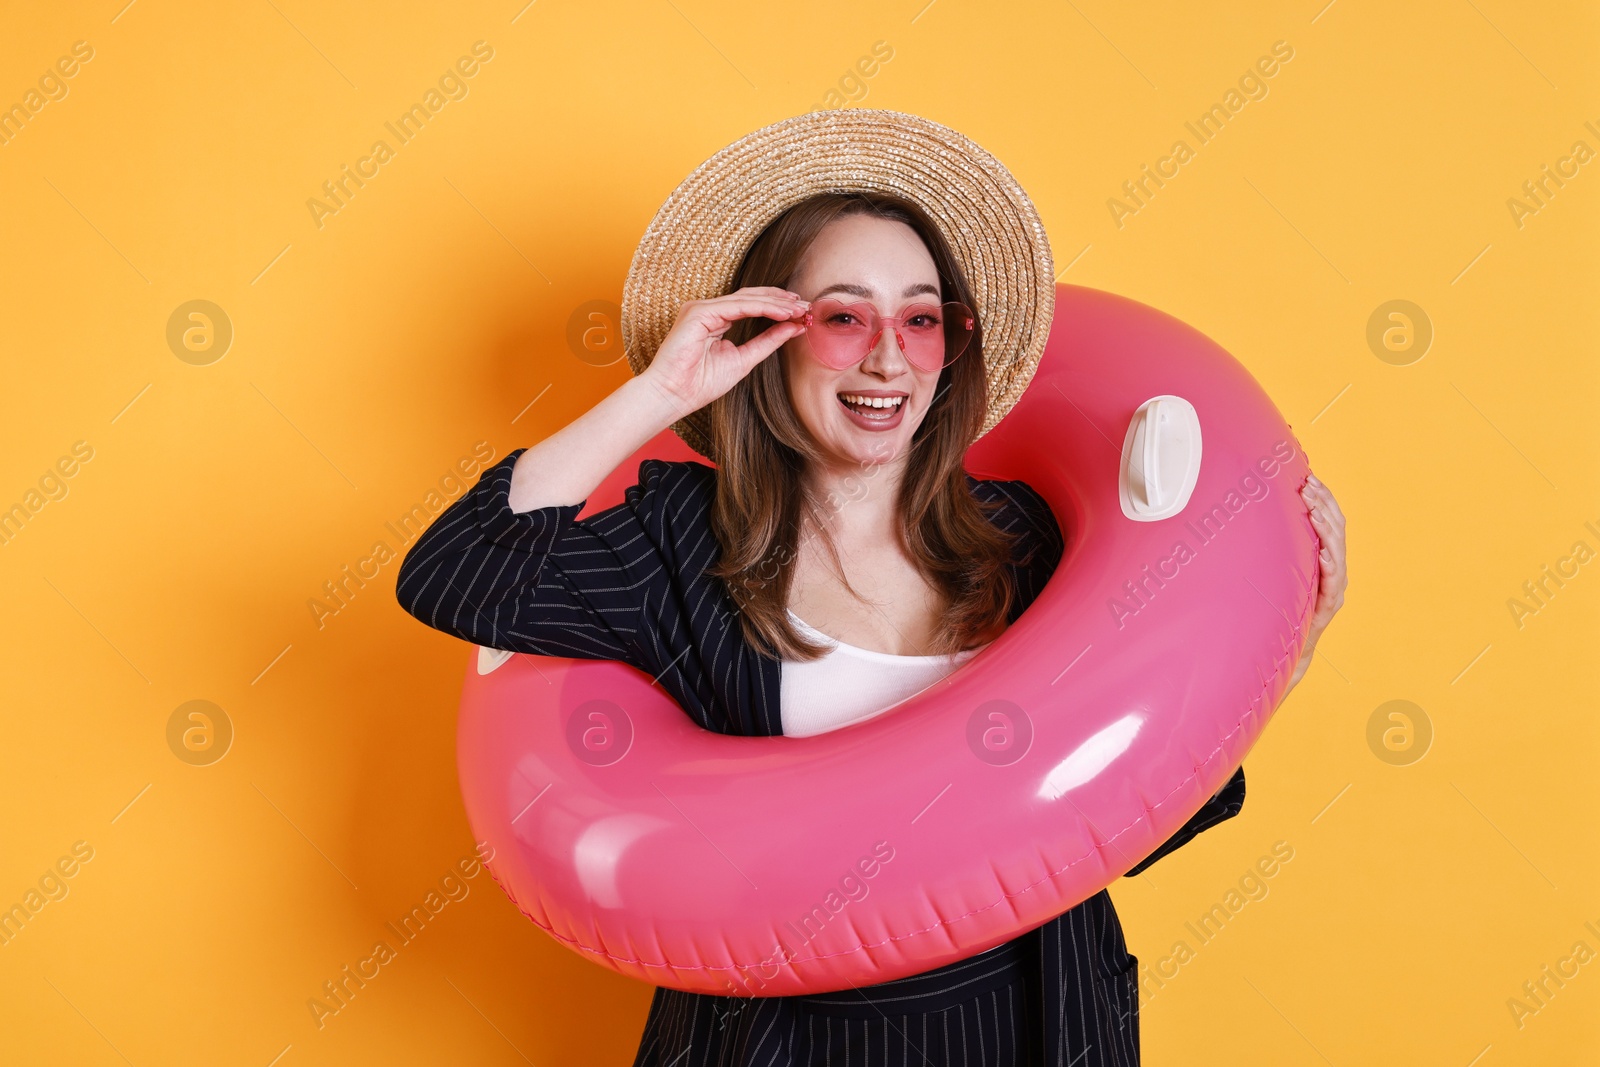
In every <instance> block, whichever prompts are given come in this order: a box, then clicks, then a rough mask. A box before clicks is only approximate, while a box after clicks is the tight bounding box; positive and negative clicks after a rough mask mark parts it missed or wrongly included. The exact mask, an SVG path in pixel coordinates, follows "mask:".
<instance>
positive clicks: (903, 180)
mask: <svg viewBox="0 0 1600 1067" xmlns="http://www.w3.org/2000/svg"><path fill="white" fill-rule="evenodd" d="M857 189H866V190H873V191H878V192H887V193H893V194H896V195H899V196H902V197H904V198H905V199H907V200H910V201H912V202H914V203H916V204H917V205H919V206H920V207H921V208H922V209H923V210H924V211H926V212H927V213H928V215H929V217H931V218H932V219H933V220H934V222H935V223H937V224H938V226H939V229H940V230H941V231H942V232H943V234H944V237H945V240H946V241H947V242H948V243H949V245H950V249H951V252H952V253H953V254H954V256H955V258H956V261H957V262H958V263H960V264H961V268H962V270H963V271H964V272H965V274H966V276H967V282H968V284H969V285H970V286H971V288H972V294H973V299H974V302H975V303H976V305H977V306H976V307H975V308H974V309H973V310H974V311H976V312H977V314H978V320H979V322H980V323H982V326H983V342H984V364H985V369H986V371H987V374H988V380H989V409H988V413H987V415H986V417H985V419H984V423H983V429H982V430H981V431H980V436H981V435H982V434H984V433H988V432H989V431H990V430H991V429H993V428H994V426H995V424H996V423H998V422H999V421H1000V419H1001V418H1002V417H1003V416H1004V415H1005V414H1006V412H1008V411H1010V410H1011V408H1012V406H1013V405H1014V404H1015V403H1016V402H1017V400H1018V399H1019V398H1021V396H1022V393H1023V390H1025V389H1026V388H1027V387H1028V382H1029V381H1030V380H1032V378H1033V372H1034V369H1035V368H1036V367H1037V366H1038V365H1039V355H1040V353H1042V352H1043V351H1044V344H1045V340H1046V339H1047V338H1048V336H1049V334H1050V320H1051V315H1052V314H1053V312H1054V310H1055V270H1054V266H1053V263H1052V260H1051V256H1050V241H1049V238H1048V237H1046V236H1045V232H1044V226H1043V224H1042V223H1041V222H1040V221H1039V214H1038V212H1037V211H1036V210H1035V209H1034V206H1033V202H1032V201H1031V200H1029V199H1028V194H1027V193H1025V192H1023V190H1022V186H1021V185H1019V184H1018V183H1017V180H1016V178H1014V177H1012V175H1011V172H1010V171H1008V170H1007V169H1006V168H1005V167H1004V166H1003V165H1002V164H1001V163H1000V161H999V160H997V159H995V158H994V156H992V155H990V154H989V153H988V152H986V151H984V150H983V149H982V148H980V147H978V145H977V144H975V143H974V142H973V141H972V140H971V139H970V138H968V137H965V136H963V135H962V134H960V133H957V132H956V131H955V130H952V129H950V128H949V127H948V126H942V125H940V124H939V123H937V122H933V121H930V120H928V119H925V118H921V117H919V116H917V115H909V114H906V113H905V112H900V111H884V110H878V109H871V108H846V109H843V110H837V111H813V112H811V113H809V114H805V115H798V116H796V117H794V118H790V119H785V120H783V121H782V122H776V123H773V124H772V125H770V126H766V127H763V128H762V129H759V130H756V131H755V132H754V133H749V134H746V135H745V136H743V137H741V138H739V139H738V140H737V141H734V142H733V143H732V144H730V145H728V146H727V147H726V148H724V149H722V150H721V151H719V152H717V153H716V154H715V155H713V156H712V157H711V158H710V159H708V160H706V161H705V162H704V163H702V164H700V166H698V167H696V168H695V170H694V172H693V173H692V174H690V175H689V176H688V177H687V178H685V179H684V180H683V182H682V183H681V184H680V185H679V186H678V187H677V188H676V189H675V190H673V192H672V195H671V196H669V197H667V199H666V202H665V203H663V204H662V205H661V208H660V210H658V211H657V212H656V215H655V218H654V219H652V220H651V221H650V226H649V228H647V229H646V230H645V233H644V237H643V239H641V240H640V242H639V247H638V249H637V250H636V251H635V252H634V254H633V263H632V265H631V266H630V267H629V268H628V280H627V283H626V285H625V286H624V288H623V292H622V347H623V351H624V352H625V353H626V354H627V357H628V364H629V366H631V367H632V368H633V372H634V373H635V374H638V373H640V372H641V371H643V370H644V369H645V367H647V366H649V364H650V360H651V358H652V357H654V355H655V353H656V349H657V348H659V347H660V345H661V342H662V340H663V339H664V338H665V337H666V335H667V333H668V332H669V331H670V330H671V329H672V324H673V323H674V322H675V321H676V320H677V317H678V310H679V308H680V307H681V305H682V304H683V303H684V302H685V301H687V300H705V299H709V298H711V297H716V296H722V295H724V294H725V293H727V292H728V290H729V288H730V287H731V286H732V284H733V278H734V273H735V272H736V271H737V270H738V268H739V263H740V261H741V260H743V258H744V254H745V252H746V251H747V250H748V249H749V247H750V245H751V244H752V243H753V242H754V241H755V239H756V238H757V237H758V236H760V234H761V232H762V231H763V230H765V229H766V228H767V226H768V225H769V224H770V223H772V222H773V220H775V219H776V218H777V217H778V216H779V215H781V214H783V213H784V212H785V211H787V210H788V209H789V208H791V207H793V206H794V205H795V204H798V203H799V202H801V201H802V200H805V199H807V198H808V197H811V196H813V195H815V194H817V193H823V192H830V191H845V190H857ZM709 416H710V412H709V411H708V410H707V409H705V408H702V409H700V410H699V411H696V412H694V413H692V414H690V415H687V416H685V417H684V418H683V419H682V420H680V421H679V422H676V423H674V424H673V427H672V428H673V429H674V430H675V431H676V432H677V434H678V436H679V437H681V438H683V439H684V441H686V442H687V443H688V444H689V447H691V448H693V449H694V450H695V451H696V452H699V453H700V454H701V455H703V456H706V457H708V458H711V459H713V460H714V459H715V458H716V457H715V456H714V455H712V446H711V422H710V417H709Z"/></svg>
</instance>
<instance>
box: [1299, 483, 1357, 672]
mask: <svg viewBox="0 0 1600 1067" xmlns="http://www.w3.org/2000/svg"><path fill="white" fill-rule="evenodd" d="M1301 497H1302V498H1303V499H1304V500H1305V502H1306V506H1307V508H1308V509H1309V510H1310V512H1311V522H1312V525H1313V526H1314V527H1315V528H1316V531H1317V537H1318V538H1319V539H1320V540H1321V542H1322V546H1321V548H1319V549H1318V551H1317V567H1318V574H1317V577H1318V582H1317V586H1318V588H1317V605H1316V608H1315V609H1314V610H1313V612H1312V620H1311V627H1310V634H1309V637H1310V640H1312V641H1315V640H1316V639H1317V638H1318V637H1320V636H1321V634H1322V631H1323V630H1324V629H1325V628H1326V627H1327V625H1328V623H1329V621H1330V620H1332V618H1333V616H1334V613H1335V612H1337V611H1338V610H1339V609H1340V608H1341V607H1342V606H1343V605H1344V591H1345V588H1346V586H1347V585H1348V584H1349V578H1348V576H1347V575H1346V573H1345V533H1344V526H1345V523H1344V513H1343V512H1342V511H1340V510H1339V504H1338V501H1336V500H1335V499H1334V498H1333V493H1332V492H1330V491H1329V489H1328V487H1327V486H1325V485H1323V484H1322V482H1321V480H1320V479H1318V478H1317V477H1316V475H1309V476H1308V477H1307V479H1306V484H1305V486H1304V487H1303V488H1302V489H1301Z"/></svg>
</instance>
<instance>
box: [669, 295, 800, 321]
mask: <svg viewBox="0 0 1600 1067" xmlns="http://www.w3.org/2000/svg"><path fill="white" fill-rule="evenodd" d="M805 306H806V305H805V302H804V301H801V300H793V299H790V298H789V297H787V296H764V295H747V294H745V293H744V291H743V290H741V291H740V292H739V293H733V294H730V295H728V296H719V297H714V298H712V299H710V300H696V301H691V302H690V303H688V304H685V305H684V314H685V316H686V317H688V318H690V319H692V320H695V321H699V322H701V323H703V324H704V325H706V326H708V327H720V328H721V329H723V330H726V329H727V328H728V327H729V326H731V325H732V324H733V323H734V322H735V321H737V320H739V319H749V318H766V319H772V320H773V321H774V322H783V321H786V320H789V319H793V318H795V317H796V316H798V315H800V314H802V313H803V312H804V311H805Z"/></svg>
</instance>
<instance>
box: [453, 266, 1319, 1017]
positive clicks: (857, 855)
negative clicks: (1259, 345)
mask: <svg viewBox="0 0 1600 1067" xmlns="http://www.w3.org/2000/svg"><path fill="white" fill-rule="evenodd" d="M1202 427H1203V431H1204V432H1203V448H1202V439H1201V434H1200V429H1201V428H1202ZM967 465H968V469H969V470H970V471H971V472H972V473H973V474H974V475H975V476H977V477H980V478H983V477H991V478H1006V479H1011V478H1020V479H1022V480H1024V481H1026V482H1027V483H1028V484H1029V485H1031V486H1032V487H1033V488H1034V489H1036V490H1037V491H1038V492H1039V493H1040V494H1041V495H1042V496H1043V497H1044V498H1045V499H1046V500H1047V501H1048V502H1049V504H1050V506H1051V509H1052V510H1053V511H1054V513H1055V515H1056V517H1057V520H1058V521H1059V523H1060V525H1061V527H1062V530H1063V533H1064V534H1065V535H1066V538H1067V550H1066V554H1065V556H1064V557H1063V558H1062V560H1061V563H1060V565H1059V567H1058V568H1057V569H1056V571H1055V573H1054V574H1053V575H1052V577H1051V579H1050V581H1049V583H1048V584H1047V585H1046V587H1045V589H1044V590H1043V592H1042V593H1041V594H1040V595H1039V597H1038V599H1037V600H1036V601H1035V602H1034V603H1033V604H1032V605H1031V606H1030V607H1029V608H1028V609H1027V610H1026V611H1024V612H1023V614H1022V615H1021V616H1020V617H1019V619H1018V620H1017V622H1016V623H1015V624H1013V625H1012V626H1011V628H1010V629H1008V630H1007V631H1006V632H1005V633H1003V634H1002V635H1001V636H1000V638H999V639H998V640H996V641H995V642H994V643H993V644H992V645H990V646H989V647H988V648H986V649H984V650H983V651H982V652H980V653H979V654H978V655H976V656H974V657H973V658H972V659H971V660H969V661H968V662H966V663H965V664H964V665H963V666H962V667H961V668H960V669H958V670H957V671H956V672H955V673H954V674H952V675H951V676H950V677H949V678H948V679H946V680H945V682H944V683H942V684H940V685H938V686H935V687H932V688H930V689H927V690H924V691H923V692H921V693H919V694H917V695H915V696H913V697H910V698H908V699H906V700H905V701H903V702H902V703H901V705H900V706H899V708H898V709H897V710H896V711H894V712H893V713H891V714H886V715H880V716H878V717H877V718H875V719H872V720H869V721H867V722H864V723H860V724H857V725H854V726H850V727H846V728H845V729H842V730H837V731H834V732H832V733H826V734H822V735H819V736H816V737H809V738H785V737H734V736H725V735H722V734H717V733H713V732H710V731H706V730H702V729H701V728H700V727H699V726H697V725H696V724H695V723H694V722H693V721H692V720H690V718H689V717H688V716H687V715H685V714H684V712H683V711H682V710H681V709H680V708H679V707H678V706H677V705H676V704H675V703H674V702H673V701H672V699H671V698H670V697H668V696H667V695H666V694H665V693H664V692H663V691H662V690H661V689H660V688H659V687H656V686H652V685H651V680H650V679H649V678H648V677H646V676H645V675H643V674H642V673H640V672H639V671H637V670H635V669H634V668H632V667H629V666H626V665H624V664H621V663H615V662H610V661H605V660H569V659H554V658H547V657H534V656H529V655H525V654H515V655H513V654H510V653H503V652H493V651H491V650H488V649H479V650H478V655H476V656H475V657H474V662H473V663H472V664H471V665H470V666H469V669H468V671H467V677H466V685H465V689H464V692H463V694H462V701H461V717H460V726H459V753H458V759H459V766H460V772H461V785H462V793H463V797H464V800H465V804H466V811H467V815H468V818H469V820H470V822H471V825H472V830H473V832H474V833H475V834H476V836H477V837H478V838H479V839H480V840H484V841H487V842H489V843H490V844H491V845H492V846H493V848H494V860H493V862H492V863H491V864H489V867H490V871H491V873H492V874H493V875H494V877H495V879H496V881H497V882H498V883H499V884H500V886H501V888H502V889H504V890H505V892H506V894H507V895H508V896H509V897H510V898H511V899H512V900H513V901H514V902H515V903H516V904H517V906H518V908H519V909H520V910H521V911H522V913H523V914H524V915H526V916H527V917H528V918H529V919H530V920H532V921H533V922H534V923H536V924H537V925H538V926H540V927H541V928H542V929H544V930H546V931H547V932H549V933H550V934H551V935H552V936H553V937H555V938H556V939H557V940H558V941H560V942H561V943H562V944H564V945H566V946H567V947H569V948H571V949H573V950H574V951H576V952H579V953H581V954H582V955H583V956H584V957H586V958H588V959H591V960H593V961H595V962H596V963H600V964H602V965H604V966H606V967H610V968H611V969H613V970H615V971H618V972H620V973H622V974H626V975H631V976H633V977H635V978H639V979H643V980H644V981H647V982H650V983H653V984H656V985H661V986H668V987H672V988H676V989H681V990H685V991H689V992H696V993H717V994H730V993H736V994H739V995H751V994H759V995H763V996H780V995H782V996H789V995H797V994H805V993H818V992H827V991H833V990H839V989H845V988H848V987H851V986H860V985H868V984H873V983H877V982H884V981H889V980H891V979H894V978H899V977H903V976H905V975H909V974H916V973H919V972H922V971H926V970H931V969H933V968H936V967H940V966H943V965H944V964H947V963H951V962H953V961H955V960H957V959H961V958H964V957H966V956H970V955H973V954H975V953H978V952H981V951H983V950H985V949H987V948H990V947H992V946H994V945H996V944H999V943H1000V942H1002V941H1006V940H1009V939H1011V938H1014V937H1017V936H1018V935H1020V934H1022V933H1025V932H1027V931H1029V930H1031V929H1033V928H1035V927H1038V926H1040V925H1042V924H1044V923H1045V922H1047V921H1049V920H1050V919H1052V918H1054V917H1055V916H1057V915H1060V914H1061V913H1062V912H1065V911H1067V910H1068V909H1070V908H1072V907H1073V906H1075V905H1077V904H1079V903H1080V902H1082V901H1083V900H1085V899H1087V898H1089V897H1090V896H1093V895H1094V894H1095V893H1097V892H1099V891H1100V890H1101V889H1104V888H1105V887H1107V886H1108V885H1110V884H1111V883H1112V882H1113V881H1115V880H1116V879H1117V878H1119V877H1121V876H1122V874H1123V873H1125V872H1126V871H1127V870H1128V869H1129V868H1131V867H1133V866H1134V865H1135V864H1136V863H1138V862H1139V861H1140V860H1141V859H1143V858H1144V857H1145V856H1147V855H1149V854H1150V853H1151V852H1154V851H1155V849H1156V848H1157V847H1158V846H1159V845H1160V844H1161V843H1162V842H1164V841H1165V840H1166V839H1167V838H1169V837H1170V836H1172V834H1173V833H1174V832H1176V831H1177V830H1178V829H1179V827H1181V826H1182V825H1183V824H1184V822H1186V821H1187V820H1188V819H1189V818H1190V816H1192V815H1193V814H1194V813H1195V812H1196V811H1198V810H1199V808H1200V806H1201V805H1202V804H1203V803H1204V802H1205V801H1206V799H1207V798H1208V797H1210V796H1211V795H1212V794H1214V793H1215V792H1217V790H1218V789H1220V788H1221V787H1222V785H1223V783H1225V782H1226V781H1227V780H1228V778H1229V777H1230V776H1231V775H1232V773H1233V771H1234V769H1235V768H1236V767H1238V766H1239V765H1240V764H1241V763H1242V762H1243V760H1244V757H1245V755H1246V753H1248V752H1249V751H1250V748H1251V746H1252V745H1254V744H1255V741H1256V739H1257V738H1258V737H1259V736H1260V735H1261V731H1262V730H1263V729H1264V728H1265V726H1266V724H1267V720H1268V718H1270V716H1271V714H1272V711H1273V709H1274V708H1275V707H1276V705H1277V703H1278V701H1279V699H1280V698H1281V697H1282V695H1283V693H1284V691H1285V689H1286V687H1287V685H1288V680H1289V677H1290V675H1291V673H1292V671H1293V669H1294V666H1295V664H1296V662H1297V660H1298V658H1299V656H1300V654H1301V651H1302V647H1303V644H1304V635H1305V627H1306V625H1307V623H1308V621H1309V617H1310V613H1311V610H1312V606H1313V603H1314V601H1315V594H1316V584H1315V583H1316V580H1317V578H1316V575H1317V569H1316V556H1317V550H1318V548H1319V543H1318V539H1317V536H1316V533H1315V532H1314V530H1313V528H1312V526H1311V522H1310V518H1309V516H1308V514H1307V510H1306V507H1305V505H1304V503H1303V502H1302V500H1301V497H1300V494H1299V488H1300V486H1301V484H1302V483H1303V481H1304V479H1305V475H1306V474H1307V473H1308V467H1307V464H1306V461H1305V457H1304V455H1303V454H1302V452H1301V451H1300V449H1299V447H1298V442H1297V441H1296V440H1295V437H1294V434H1293V432H1292V430H1291V429H1290V427H1289V426H1288V425H1287V424H1286V423H1285V422H1284V420H1283V417H1282V416H1281V415H1280V414H1279V413H1278V411H1277V409H1276V408H1275V407H1274V406H1273V404H1272V402H1271V400H1269V399H1268V398H1267V395H1266V393H1265V392H1263V391H1262V389H1261V387H1260V386H1259V385H1258V384H1257V383H1256V381H1255V380H1254V379H1253V378H1252V377H1251V376H1250V374H1249V372H1248V371H1246V370H1245V369H1244V368H1243V367H1242V366H1241V365H1240V364H1239V363H1238V362H1237V361H1235V360H1234V359H1233V358H1232V357H1231V356H1229V355H1228V354H1227V353H1226V352H1224V351H1223V350H1222V349H1221V348H1220V347H1218V346H1217V345H1216V344H1214V343H1212V342H1211V341H1209V340H1207V339H1206V338H1205V337H1203V336H1202V335H1200V334H1199V333H1198V332H1196V331H1195V330H1193V329H1191V328H1189V327H1188V326H1185V325H1184V324H1183V323H1181V322H1178V321H1177V320H1176V319H1173V318H1171V317H1169V316H1167V315H1164V314H1162V313H1160V312H1158V311H1156V310H1154V309H1152V308H1149V307H1146V306H1144V305H1142V304H1138V303H1135V302H1133V301H1131V300H1127V299H1124V298H1121V297H1118V296H1114V295H1111V294H1109V293H1103V292H1098V291H1095V290H1091V289H1083V288H1078V287H1075V286H1060V287H1058V290H1057V297H1056V310H1055V322H1054V326H1053V328H1052V332H1051V335H1050V339H1049V344H1048V346H1047V347H1046V349H1045V353H1044V357H1043V359H1042V361H1041V363H1040V365H1039V368H1038V372H1037V374H1036V375H1035V377H1034V379H1033V382H1032V384H1031V385H1030V386H1029V388H1028V391H1027V393H1026V394H1025V395H1024V396H1023V397H1022V400H1021V401H1020V402H1019V403H1018V404H1017V406H1016V407H1015V408H1014V409H1013V410H1012V411H1011V413H1010V414H1009V415H1007V416H1006V418H1005V420H1004V421H1003V422H1001V423H1000V424H999V426H997V427H996V428H995V429H994V430H993V431H991V432H990V433H989V434H987V435H986V436H985V437H984V438H983V439H982V440H980V441H979V442H977V443H976V444H975V445H974V446H973V448H972V449H971V450H970V452H969V455H968V463H967ZM624 473H625V474H626V475H627V476H628V477H629V478H631V477H632V474H633V472H632V471H631V469H630V470H628V471H626V472H624ZM611 484H612V493H611V496H612V497H613V499H600V498H599V494H597V496H596V497H591V498H590V500H589V501H588V504H587V507H588V508H590V509H593V510H599V509H600V508H603V507H608V506H611V505H612V504H614V503H617V502H619V501H620V499H621V494H620V489H619V488H617V486H619V485H620V483H611ZM592 701H603V702H608V703H599V704H596V703H590V702H592ZM608 708H609V709H617V708H625V709H626V712H625V713H624V717H625V718H626V719H627V720H628V722H627V723H626V725H627V726H628V727H630V728H631V734H630V735H629V736H630V737H631V740H628V741H626V742H624V743H621V744H619V743H618V739H617V737H616V736H614V735H613V736H604V735H605V732H606V730H607V729H608V728H610V727H612V726H616V725H620V724H613V723H610V722H609V721H608V720H607V718H606V716H605V715H596V714H594V713H595V712H596V711H597V709H599V710H604V709H608ZM614 713H615V712H614V711H613V714H614ZM574 716H577V717H578V718H577V720H576V722H574ZM586 729H590V730H593V731H598V734H597V735H596V737H597V741H596V744H597V745H598V746H599V747H600V748H601V749H604V747H605V746H607V745H613V746H616V748H617V750H616V751H614V752H613V755H612V756H607V757H605V758H603V759H597V758H594V756H593V755H592V754H591V753H585V752H584V750H583V747H582V744H581V741H580V743H576V744H575V743H573V742H572V741H570V740H569V739H570V738H578V739H582V738H583V737H584V736H585V730H586ZM613 756H614V757H616V758H613ZM773 813H781V815H780V817H779V818H774V815H773ZM775 824H781V826H782V832H777V833H775V832H774V831H773V827H774V825H775Z"/></svg>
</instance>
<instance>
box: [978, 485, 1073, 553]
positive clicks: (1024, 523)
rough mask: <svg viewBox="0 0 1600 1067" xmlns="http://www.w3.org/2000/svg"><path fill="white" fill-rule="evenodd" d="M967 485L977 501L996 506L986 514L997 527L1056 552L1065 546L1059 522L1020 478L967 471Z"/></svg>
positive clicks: (1047, 505)
mask: <svg viewBox="0 0 1600 1067" xmlns="http://www.w3.org/2000/svg"><path fill="white" fill-rule="evenodd" d="M967 485H968V486H969V487H970V488H971V489H972V493H973V495H974V496H976V497H977V498H978V499H979V500H982V501H985V502H992V503H994V504H997V505H998V506H997V507H996V508H995V509H994V511H992V512H991V513H990V516H989V519H990V521H991V522H993V523H994V524H995V525H996V526H998V527H999V528H1000V529H1002V530H1005V531H1007V532H1013V531H1014V532H1016V533H1018V534H1019V535H1020V536H1021V538H1022V539H1023V540H1024V541H1027V542H1032V543H1037V544H1041V545H1044V546H1046V547H1047V549H1048V548H1054V549H1055V550H1056V554H1057V555H1059V552H1060V549H1061V548H1062V547H1063V546H1064V540H1063V537H1062V533H1061V524H1060V522H1059V521H1057V519H1056V516H1055V512H1053V511H1052V510H1051V509H1050V504H1049V503H1048V502H1047V501H1046V500H1045V498H1044V496H1043V494H1041V493H1040V492H1039V491H1038V490H1037V489H1035V488H1033V486H1031V485H1029V484H1028V483H1027V482H1025V481H1023V480H1022V479H1020V478H1014V479H999V478H974V477H973V476H972V475H971V474H970V473H969V474H968V475H967Z"/></svg>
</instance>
